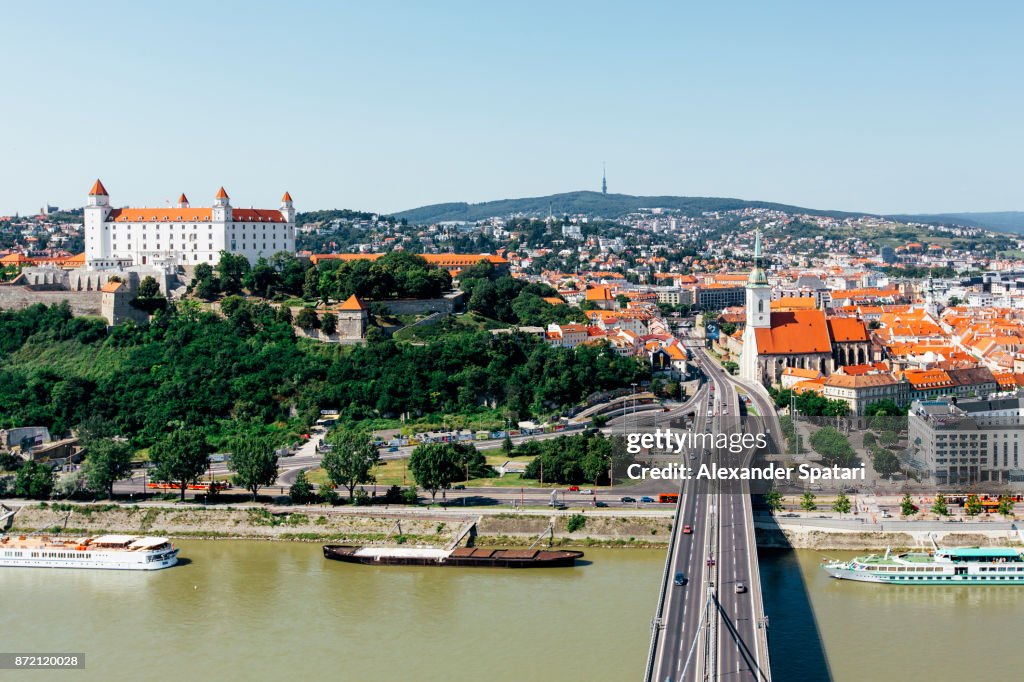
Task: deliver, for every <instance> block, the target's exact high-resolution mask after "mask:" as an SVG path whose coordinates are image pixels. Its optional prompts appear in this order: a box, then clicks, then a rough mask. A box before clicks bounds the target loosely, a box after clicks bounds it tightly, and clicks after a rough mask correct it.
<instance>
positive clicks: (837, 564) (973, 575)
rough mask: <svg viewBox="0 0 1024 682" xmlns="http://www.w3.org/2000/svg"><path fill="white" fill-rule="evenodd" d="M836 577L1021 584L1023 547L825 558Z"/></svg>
mask: <svg viewBox="0 0 1024 682" xmlns="http://www.w3.org/2000/svg"><path fill="white" fill-rule="evenodd" d="M822 568H823V569H825V571H826V572H827V573H828V574H829V575H830V576H832V577H833V578H837V579H839V580H857V581H860V582H871V583H887V584H896V585H1024V550H1021V549H1020V548H1014V547H953V548H943V549H940V548H936V549H935V550H934V551H932V552H906V553H903V554H893V553H892V552H890V551H886V553H885V554H884V555H879V554H870V555H867V556H860V557H854V558H853V559H850V560H849V561H833V560H825V561H823V562H822Z"/></svg>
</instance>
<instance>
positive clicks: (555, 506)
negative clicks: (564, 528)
mask: <svg viewBox="0 0 1024 682" xmlns="http://www.w3.org/2000/svg"><path fill="white" fill-rule="evenodd" d="M548 506H549V507H551V508H552V509H568V508H569V506H568V505H566V504H563V503H562V502H548Z"/></svg>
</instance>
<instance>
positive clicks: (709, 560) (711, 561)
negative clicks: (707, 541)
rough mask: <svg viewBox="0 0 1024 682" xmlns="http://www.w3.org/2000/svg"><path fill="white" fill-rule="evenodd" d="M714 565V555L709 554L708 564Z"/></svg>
mask: <svg viewBox="0 0 1024 682" xmlns="http://www.w3.org/2000/svg"><path fill="white" fill-rule="evenodd" d="M714 565H715V557H711V556H709V557H708V566H714Z"/></svg>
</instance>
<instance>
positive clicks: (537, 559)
mask: <svg viewBox="0 0 1024 682" xmlns="http://www.w3.org/2000/svg"><path fill="white" fill-rule="evenodd" d="M323 549H324V558H326V559H332V560H334V561H344V562H346V563H350V564H364V565H369V566H455V567H462V568H565V567H571V566H575V565H576V560H577V559H579V558H581V557H582V556H583V552H579V551H574V550H547V549H541V550H535V549H531V550H524V549H483V548H474V547H460V548H459V549H455V550H453V551H451V552H447V551H440V550H437V551H435V552H430V553H425V552H416V550H412V549H410V550H408V551H407V552H402V551H401V549H398V548H396V549H393V550H390V551H383V550H381V551H374V549H375V548H367V547H359V546H354V545H324V548H323Z"/></svg>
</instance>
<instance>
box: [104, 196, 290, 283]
mask: <svg viewBox="0 0 1024 682" xmlns="http://www.w3.org/2000/svg"><path fill="white" fill-rule="evenodd" d="M84 214H85V215H84V217H85V220H84V222H85V261H86V267H87V268H88V269H90V270H104V269H111V268H124V267H128V266H132V265H155V266H162V267H173V266H195V265H198V264H199V263H208V264H210V265H215V264H216V263H217V262H218V261H219V260H220V252H221V251H227V252H228V253H232V254H237V255H241V256H245V258H246V259H248V260H249V262H250V263H255V262H256V261H257V260H258V259H259V258H261V257H264V258H269V257H270V256H272V255H274V254H275V253H278V252H280V251H286V252H289V253H294V252H295V208H294V206H293V204H292V198H291V195H290V194H289V193H288V192H285V193H284V196H283V197H281V205H280V207H279V208H277V209H263V208H235V207H233V206H231V200H230V197H228V193H227V192H225V191H224V188H223V187H221V188H220V191H218V192H217V195H216V196H215V197H214V201H213V206H211V207H209V208H193V207H192V206H191V205H190V204H189V201H188V199H187V198H186V197H185V195H184V194H182V195H181V196H180V197H179V198H178V203H177V205H176V206H173V207H163V208H114V207H112V206H111V205H110V195H109V194H108V193H107V190H106V188H105V187H104V186H103V183H102V182H100V181H99V180H97V181H96V182H95V184H94V185H93V186H92V189H91V190H90V191H89V197H88V199H87V201H86V205H85V211H84Z"/></svg>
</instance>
